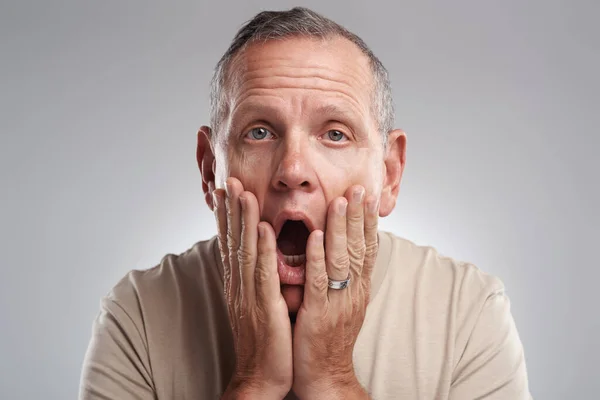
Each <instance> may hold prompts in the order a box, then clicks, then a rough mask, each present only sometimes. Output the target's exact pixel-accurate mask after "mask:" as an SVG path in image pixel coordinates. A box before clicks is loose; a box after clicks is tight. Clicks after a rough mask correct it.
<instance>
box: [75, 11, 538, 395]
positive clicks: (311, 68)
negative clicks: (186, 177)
mask: <svg viewBox="0 0 600 400" xmlns="http://www.w3.org/2000/svg"><path fill="white" fill-rule="evenodd" d="M393 116H394V112H393V107H392V100H391V95H390V85H389V81H388V78H387V72H386V70H385V68H384V67H383V66H382V65H381V63H380V62H379V60H378V59H377V58H376V57H375V56H374V55H373V53H372V52H371V51H370V50H369V49H368V48H367V46H366V45H365V44H364V43H363V41H362V40H360V39H359V38H358V37H357V36H355V35H353V34H352V33H350V32H348V31H347V30H345V29H344V28H342V27H341V26H339V25H337V24H335V23H334V22H332V21H330V20H328V19H326V18H324V17H322V16H320V15H318V14H316V13H314V12H312V11H310V10H307V9H304V8H294V9H292V10H290V11H286V12H263V13H260V14H258V15H257V16H256V17H255V18H254V19H253V20H251V21H250V22H248V23H247V24H246V25H245V26H244V27H243V28H242V29H241V30H240V31H239V32H238V34H237V35H236V37H235V38H234V40H233V43H232V45H231V47H230V48H229V50H228V51H227V52H226V53H225V55H224V56H223V58H222V59H221V61H220V62H219V64H218V65H217V68H216V72H215V77H214V79H213V85H212V102H211V127H208V126H204V127H202V128H201V129H200V132H199V133H198V147H197V159H198V165H199V168H200V172H201V175H202V182H203V183H202V186H203V190H204V193H205V196H206V203H207V204H208V206H209V207H210V208H211V210H213V211H214V213H215V217H216V224H217V231H218V235H217V236H216V237H214V238H212V239H210V240H207V241H202V242H199V243H197V244H196V245H195V246H193V247H192V248H191V249H190V250H188V251H187V252H185V253H183V254H181V255H179V256H174V255H169V256H167V257H165V258H164V259H163V260H162V261H161V263H160V264H159V265H158V266H156V267H154V268H152V269H150V270H147V271H132V272H131V273H129V274H128V275H127V276H126V277H125V278H124V279H123V280H122V281H121V282H119V283H118V284H117V285H116V286H115V288H113V290H112V291H111V293H110V294H109V295H108V296H106V297H105V298H104V299H103V301H102V309H101V312H100V314H99V316H98V318H97V319H96V321H95V323H94V330H93V337H92V340H91V343H90V346H89V349H88V352H87V355H86V360H85V364H84V369H83V374H82V381H81V391H80V398H82V399H127V398H136V399H155V398H158V399H214V398H227V399H238V398H239V399H254V398H257V399H282V398H300V399H367V398H374V399H475V398H489V399H523V398H529V392H528V383H527V375H526V368H525V361H524V355H523V349H522V346H521V343H520V340H519V337H518V334H517V331H516V328H515V326H514V323H513V319H512V317H511V314H510V310H509V302H508V299H507V298H506V296H505V294H504V291H503V286H502V283H501V282H500V281H499V280H498V279H496V278H494V277H491V276H488V275H486V274H485V273H483V272H481V271H479V270H478V269H477V268H476V267H475V266H473V265H471V264H468V263H464V262H458V261H455V260H453V259H450V258H447V257H443V256H441V255H439V254H438V253H437V252H436V251H435V250H434V249H432V248H430V247H421V246H417V245H415V244H413V243H412V242H409V241H408V240H404V239H401V238H399V237H396V236H394V235H392V234H391V233H387V232H379V231H378V230H377V219H378V217H385V216H387V215H388V214H390V213H391V212H392V210H393V209H394V207H395V203H396V198H397V196H398V192H399V188H400V181H401V177H402V173H403V170H404V166H405V160H406V157H405V155H406V135H405V133H404V132H403V131H401V130H394V129H392V126H393Z"/></svg>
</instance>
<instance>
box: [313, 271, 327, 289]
mask: <svg viewBox="0 0 600 400" xmlns="http://www.w3.org/2000/svg"><path fill="white" fill-rule="evenodd" d="M328 284H329V281H328V280H327V275H325V274H319V275H317V276H315V277H314V279H312V281H311V282H310V285H312V287H313V288H314V289H316V290H318V291H324V290H325V289H327V287H328Z"/></svg>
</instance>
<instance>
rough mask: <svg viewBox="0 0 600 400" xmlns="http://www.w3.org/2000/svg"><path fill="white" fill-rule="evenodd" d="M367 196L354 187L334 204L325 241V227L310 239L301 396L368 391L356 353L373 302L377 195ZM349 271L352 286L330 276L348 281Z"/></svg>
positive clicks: (298, 363)
mask: <svg viewBox="0 0 600 400" xmlns="http://www.w3.org/2000/svg"><path fill="white" fill-rule="evenodd" d="M364 197H365V196H364V188H362V187H360V186H353V187H351V188H350V189H349V190H348V191H347V192H346V195H345V197H340V198H336V199H335V200H334V201H332V202H331V203H330V205H329V209H328V211H327V229H326V239H325V244H323V232H321V231H317V230H315V231H313V232H312V233H311V235H310V236H309V238H308V243H307V246H306V284H305V287H304V300H303V302H302V305H301V307H300V310H299V311H298V316H297V319H296V326H295V328H294V385H293V391H294V392H295V393H296V395H298V396H299V397H300V398H307V399H317V398H319V397H320V398H327V399H335V398H349V397H351V396H353V394H354V393H359V394H360V395H361V396H366V392H364V390H363V389H362V388H361V387H360V384H359V383H358V380H357V379H356V376H355V374H354V366H353V363H352V352H353V349H354V344H355V343H356V338H357V337H358V333H359V331H360V328H361V327H362V324H363V321H364V318H365V313H366V308H367V304H368V302H369V295H370V288H371V271H372V269H373V266H374V264H375V259H376V256H377V248H378V242H377V223H378V221H377V215H378V209H377V208H378V204H377V198H376V197H375V196H373V195H371V196H368V198H367V199H366V201H365V199H364ZM348 274H349V275H350V279H351V280H350V286H348V287H347V288H345V289H341V290H335V289H330V288H329V287H328V280H327V278H328V277H330V278H331V279H334V280H345V279H346V278H347V277H348ZM359 397H360V396H359Z"/></svg>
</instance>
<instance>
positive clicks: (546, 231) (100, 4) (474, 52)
mask: <svg viewBox="0 0 600 400" xmlns="http://www.w3.org/2000/svg"><path fill="white" fill-rule="evenodd" d="M295 4H299V3H292V2H289V1H249V2H231V1H224V0H220V1H211V2H165V1H137V2H134V1H95V2H93V1H70V2H67V1H52V2H50V1H13V2H2V5H1V6H0V57H1V64H0V68H1V75H0V77H1V78H0V110H1V111H0V113H1V127H2V128H1V134H2V136H1V141H0V156H1V157H0V163H1V168H0V178H1V180H0V182H1V197H0V199H1V200H0V201H1V209H0V226H1V231H0V234H1V236H0V246H1V251H2V261H1V264H0V301H1V303H0V304H1V305H0V324H1V329H0V397H2V398H4V399H42V398H43V399H67V398H75V397H76V394H77V388H78V383H79V374H80V368H81V364H82V360H83V356H84V352H85V349H86V347H87V344H88V340H89V338H90V329H91V324H92V320H93V318H94V317H95V315H96V313H97V312H98V306H99V300H100V297H101V296H102V295H104V294H105V293H106V292H107V291H108V290H109V289H110V288H111V287H112V286H113V285H114V284H115V283H116V282H117V281H118V280H119V279H120V278H121V277H122V276H123V275H124V274H125V273H126V272H127V271H129V270H130V269H132V268H137V269H145V268H148V267H152V266H153V265H155V264H156V263H158V262H159V261H160V258H161V257H162V256H164V255H165V254H166V253H179V252H182V251H184V250H185V249H187V248H188V247H190V246H191V245H192V244H193V243H195V242H197V241H198V240H201V239H204V238H208V237H210V236H212V235H213V234H214V233H215V232H216V229H215V227H214V222H213V221H214V220H213V216H212V214H211V213H210V212H209V210H208V208H207V207H206V206H205V205H204V202H203V196H202V192H201V185H200V176H199V173H198V170H197V167H196V161H195V144H196V130H197V128H198V127H199V126H200V125H201V124H202V123H207V122H208V113H207V110H208V109H207V105H208V101H207V100H208V92H207V88H208V81H209V79H210V76H211V73H212V68H213V66H214V64H215V63H216V61H217V60H218V58H219V57H220V55H221V54H222V53H223V52H224V51H225V49H226V47H227V45H228V43H229V41H230V40H231V38H232V37H233V35H234V33H235V31H236V30H237V28H239V27H240V25H241V24H242V23H243V22H244V21H246V20H247V19H249V18H251V17H252V16H253V15H254V14H255V13H256V12H258V11H260V10H261V9H272V8H275V9H284V8H289V7H290V6H293V5H295ZM302 4H304V5H308V6H310V7H312V8H314V9H315V10H316V11H319V12H322V13H324V14H325V15H327V16H329V17H331V18H333V19H334V20H336V21H338V22H340V23H342V24H343V25H345V26H346V27H348V28H349V29H351V30H353V31H354V32H356V33H357V34H359V35H361V36H362V37H363V39H365V41H366V42H367V43H368V44H369V45H370V46H372V48H373V50H374V51H375V53H376V54H377V55H378V56H379V57H380V58H381V60H382V61H383V63H384V64H385V65H386V66H387V68H388V69H389V71H390V73H391V77H392V82H393V88H394V94H395V103H396V107H397V120H398V124H397V125H398V127H401V128H403V129H404V130H405V131H406V132H407V134H408V163H407V168H406V171H405V176H404V180H403V186H402V188H401V193H400V200H399V204H398V207H397V209H396V211H395V212H394V213H393V214H392V215H391V216H390V217H388V218H386V219H384V220H383V221H382V223H381V225H382V229H386V230H390V231H392V232H395V233H397V234H399V235H401V236H404V237H406V238H408V239H410V240H413V241H415V242H417V243H419V244H427V245H433V246H434V247H436V248H437V249H438V250H439V251H440V252H442V253H443V254H446V255H449V256H452V257H454V258H457V259H462V260H468V261H471V262H474V263H475V264H476V265H478V266H479V267H480V268H482V269H483V270H485V271H487V272H490V273H492V274H495V275H497V276H499V277H500V278H501V279H502V280H503V281H504V282H505V284H506V286H507V288H508V293H509V295H510V298H511V300H512V306H513V308H512V310H513V314H514V317H515V320H516V322H517V326H518V329H519V332H520V335H521V338H522V341H523V343H524V346H525V351H526V358H527V364H528V369H529V377H530V384H531V389H532V393H533V395H534V396H535V397H536V398H538V399H565V398H576V399H592V398H598V393H600V379H598V378H599V377H598V370H599V369H598V366H597V365H598V364H597V362H598V356H599V346H598V338H600V327H599V317H598V310H597V306H598V300H597V299H598V297H597V294H596V290H597V289H598V281H599V279H600V273H599V272H598V267H599V265H598V252H597V249H598V241H599V239H600V234H599V233H600V232H599V230H598V226H599V222H600V221H599V215H598V214H599V213H598V204H599V203H600V196H599V193H600V191H599V188H598V186H599V184H598V172H599V171H600V164H599V161H598V146H599V145H600V140H599V139H598V136H599V133H598V126H600V118H599V115H598V114H599V111H600V110H599V105H600V95H599V93H600V84H599V78H598V73H599V72H598V71H600V46H599V42H600V28H599V26H598V17H599V15H600V6H599V3H598V2H597V1H594V0H590V1H587V2H586V1H541V0H540V1H503V2H492V1H453V2H446V1H442V0H439V1H435V2H423V1H395V2H391V1H373V0H370V1H362V2H357V3H348V2H342V1H341V0H340V1H337V2H328V3H323V2H320V1H311V2H304V3H302Z"/></svg>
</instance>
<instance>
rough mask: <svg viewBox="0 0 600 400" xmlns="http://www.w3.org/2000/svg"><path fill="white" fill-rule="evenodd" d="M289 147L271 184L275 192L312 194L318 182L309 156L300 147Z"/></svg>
mask: <svg viewBox="0 0 600 400" xmlns="http://www.w3.org/2000/svg"><path fill="white" fill-rule="evenodd" d="M294 147H295V148H291V147H287V148H286V149H285V150H284V154H283V156H282V157H281V161H280V163H279V166H278V167H277V170H276V172H275V175H274V176H273V180H272V182H271V184H272V186H273V187H274V188H275V190H278V191H286V190H302V191H305V192H310V191H313V190H314V189H315V185H316V182H317V179H316V176H315V173H314V169H313V168H312V165H311V163H310V160H309V159H308V157H307V156H308V154H307V153H306V151H305V150H303V149H302V148H301V147H300V146H294Z"/></svg>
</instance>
